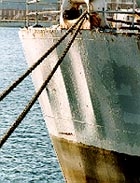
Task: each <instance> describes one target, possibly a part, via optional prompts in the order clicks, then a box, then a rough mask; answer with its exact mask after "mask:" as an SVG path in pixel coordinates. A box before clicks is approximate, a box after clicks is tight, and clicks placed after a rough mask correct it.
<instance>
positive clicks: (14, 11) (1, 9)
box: [0, 0, 57, 20]
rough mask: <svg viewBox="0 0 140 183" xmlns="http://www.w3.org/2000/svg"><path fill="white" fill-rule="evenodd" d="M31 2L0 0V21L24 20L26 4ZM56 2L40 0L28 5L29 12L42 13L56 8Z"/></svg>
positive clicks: (53, 0) (25, 0) (24, 0)
mask: <svg viewBox="0 0 140 183" xmlns="http://www.w3.org/2000/svg"><path fill="white" fill-rule="evenodd" d="M30 1H31V0H29V1H27V0H0V20H25V18H26V8H27V6H26V2H30ZM56 3H57V0H40V2H38V3H37V4H36V3H33V4H30V5H29V12H32V11H36V9H38V11H44V10H47V8H48V9H51V8H54V7H56Z"/></svg>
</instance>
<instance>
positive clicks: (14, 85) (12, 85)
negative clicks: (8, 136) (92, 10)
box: [0, 11, 87, 101]
mask: <svg viewBox="0 0 140 183" xmlns="http://www.w3.org/2000/svg"><path fill="white" fill-rule="evenodd" d="M86 14H87V12H86V11H85V12H84V13H83V14H82V15H81V16H80V17H79V19H78V20H77V22H76V23H75V24H74V25H72V26H71V27H70V28H69V29H68V30H67V32H66V33H65V34H64V35H63V36H62V37H61V38H60V39H59V40H58V41H57V42H56V43H55V44H54V45H53V46H52V47H51V48H50V49H49V50H48V51H47V52H46V53H45V54H44V55H43V56H42V57H41V58H40V59H39V60H38V61H37V62H35V63H34V64H33V65H32V66H31V67H30V68H29V69H27V71H26V72H25V73H23V74H22V75H21V76H20V77H19V78H18V79H17V80H16V81H14V82H13V83H12V84H11V85H10V86H9V87H7V89H5V90H4V91H3V92H2V93H1V94H0V101H1V100H3V99H4V98H5V97H6V96H7V95H8V94H9V93H10V92H11V91H12V90H13V89H14V88H16V86H17V85H18V84H20V83H21V82H22V81H23V80H24V79H25V78H26V77H27V76H28V75H29V74H30V73H31V72H32V71H33V70H34V69H35V68H36V67H37V66H38V65H39V64H41V63H42V62H43V60H44V59H45V58H46V57H47V56H48V55H49V54H50V53H51V52H52V51H53V50H54V49H55V48H56V47H57V46H58V45H59V44H60V43H61V42H62V41H63V40H64V39H65V38H66V36H68V34H69V33H70V32H71V31H72V30H73V29H74V27H76V25H77V24H78V23H79V22H80V20H81V19H82V18H83V17H85V16H86Z"/></svg>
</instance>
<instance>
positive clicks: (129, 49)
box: [20, 28, 140, 183]
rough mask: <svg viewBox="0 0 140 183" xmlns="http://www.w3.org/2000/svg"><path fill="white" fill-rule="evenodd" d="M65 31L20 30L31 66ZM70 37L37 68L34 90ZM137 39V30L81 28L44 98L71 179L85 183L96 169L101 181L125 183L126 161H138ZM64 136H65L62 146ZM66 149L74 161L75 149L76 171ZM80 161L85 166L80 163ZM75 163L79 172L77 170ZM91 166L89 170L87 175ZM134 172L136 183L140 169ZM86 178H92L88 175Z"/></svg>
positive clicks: (139, 44) (139, 92)
mask: <svg viewBox="0 0 140 183" xmlns="http://www.w3.org/2000/svg"><path fill="white" fill-rule="evenodd" d="M64 32H65V30H59V29H51V30H50V29H45V28H38V29H37V28H29V29H22V30H21V32H20V37H21V40H22V43H23V47H24V50H25V55H26V58H27V62H28V64H29V65H32V64H33V63H34V62H35V61H36V60H37V59H38V58H39V57H40V56H42V55H43V54H44V53H45V52H46V51H47V50H48V49H49V48H50V47H51V46H52V45H53V44H54V43H55V42H56V41H57V40H58V39H59V38H60V37H61V36H62V34H63V33H64ZM70 37H71V35H70V36H69V37H68V38H67V39H65V41H64V42H63V43H62V44H60V46H59V47H58V48H57V49H55V50H54V51H53V53H52V54H51V55H49V57H48V58H47V59H46V60H45V62H44V63H43V64H41V65H40V66H39V67H38V69H37V70H36V71H34V72H33V74H32V76H33V82H34V84H35V88H36V90H37V89H38V88H39V87H40V86H41V84H42V83H43V81H44V80H45V78H46V77H47V75H48V74H49V73H50V72H51V70H52V68H53V66H54V64H55V63H56V62H57V60H58V55H60V53H63V50H64V49H65V47H66V44H67V43H68V41H69V39H70ZM139 37H140V36H139V35H138V34H134V35H132V34H119V33H115V34H113V33H103V32H95V31H89V30H83V31H82V30H81V31H80V34H79V35H78V37H77V38H76V40H75V41H74V43H73V45H72V47H71V48H70V50H69V52H68V54H67V56H66V57H65V59H64V61H63V63H62V65H61V67H60V68H59V69H58V70H57V72H56V73H55V75H54V76H53V78H52V80H51V81H50V83H49V85H48V86H47V88H46V90H44V92H43V94H42V95H41V96H40V98H39V101H40V105H41V107H42V111H43V115H44V119H45V120H46V124H47V127H48V130H49V133H50V135H51V136H52V138H53V142H54V146H55V148H56V151H57V154H58V157H59V158H60V162H61V164H62V167H63V170H64V174H65V175H66V177H67V180H69V179H70V178H69V177H78V180H79V177H81V181H80V182H82V181H83V182H85V180H87V178H86V177H88V174H89V177H90V176H91V174H92V171H93V172H94V171H95V172H96V173H95V172H94V174H95V176H94V177H95V180H96V176H98V175H100V176H99V178H98V179H97V180H98V182H101V183H102V182H104V181H105V182H106V180H109V181H110V182H111V180H114V182H117V181H118V182H119V181H120V182H121V181H122V182H123V181H124V182H125V179H126V180H128V178H127V177H128V174H129V173H128V172H129V171H128V172H127V167H126V165H125V158H126V159H127V158H128V157H129V158H128V159H129V161H128V164H129V162H132V163H134V162H135V157H138V161H139V157H140V79H139V78H140V69H139V68H140V40H139ZM54 137H55V138H54ZM61 139H64V141H65V143H64V144H63V140H62V141H61ZM59 141H60V142H59ZM56 142H57V143H56ZM57 144H58V145H57ZM80 144H81V146H80ZM63 147H64V148H65V149H66V148H68V149H69V147H71V148H72V149H73V148H74V149H73V151H70V153H69V154H68V156H67V158H68V159H69V161H70V162H72V161H73V158H74V152H75V154H77V155H76V156H75V165H74V164H71V165H70V164H69V166H75V169H74V168H73V167H68V168H66V166H65V164H67V163H66V162H67V158H66V157H65V153H66V150H65V151H63ZM79 148H81V150H79ZM62 152H63V153H62ZM81 152H82V153H81ZM95 152H96V153H97V154H96V153H95ZM60 154H61V155H60ZM83 154H84V155H83ZM87 154H89V157H90V156H92V158H91V161H92V162H93V163H92V164H93V169H96V170H92V171H91V169H92V168H91V166H92V165H91V164H90V162H91V161H89V160H88V158H87ZM91 154H92V155H91ZM98 156H99V162H98V160H97V159H98ZM63 157H64V158H63ZM131 157H132V161H131ZM133 157H134V160H133ZM123 158H124V159H123ZM83 159H84V160H85V161H84V163H83ZM136 159H137V158H136ZM76 160H77V161H76ZM78 161H79V162H82V164H81V163H80V164H81V165H79V164H78ZM121 161H122V162H121ZM94 162H95V166H94ZM96 162H98V163H96ZM101 162H103V164H101ZM85 163H86V164H85ZM114 163H115V165H114ZM85 166H86V168H85ZM121 166H122V168H121ZM76 167H78V172H79V173H76V171H75V170H76ZM110 169H111V170H112V171H113V172H112V174H111V172H110ZM88 170H89V172H90V171H91V172H90V173H89V172H88V173H85V172H87V171H88ZM104 170H106V171H104ZM71 171H72V172H71ZM125 171H126V172H127V173H126V174H125V173H124V172H125ZM74 172H75V173H76V175H75V176H73V173H74ZM71 174H72V175H71ZM81 174H82V175H81ZM110 174H111V175H110ZM118 175H119V177H118ZM130 175H132V178H133V179H132V180H136V182H137V181H138V178H139V177H140V172H138V173H137V175H135V174H130ZM82 177H83V178H82ZM94 177H93V178H94ZM109 177H110V178H109ZM105 178H107V179H105ZM103 179H105V180H103ZM76 180H77V178H76ZM76 180H75V182H76ZM93 180H94V179H93ZM130 180H131V179H130ZM72 181H73V182H74V179H73V180H72ZM109 181H108V182H109ZM87 182H91V181H90V179H89V180H87ZM126 182H127V181H126ZM128 182H129V181H128ZM130 182H131V181H130Z"/></svg>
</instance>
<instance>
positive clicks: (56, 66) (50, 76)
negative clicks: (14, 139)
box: [0, 14, 86, 148]
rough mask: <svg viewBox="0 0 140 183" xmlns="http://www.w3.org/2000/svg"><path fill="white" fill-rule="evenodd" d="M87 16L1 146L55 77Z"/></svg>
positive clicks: (2, 140)
mask: <svg viewBox="0 0 140 183" xmlns="http://www.w3.org/2000/svg"><path fill="white" fill-rule="evenodd" d="M85 17H86V14H85V15H84V17H83V19H82V20H81V22H80V23H79V25H78V27H77V29H76V31H75V33H74V35H73V37H72V39H71V40H70V41H69V42H68V44H67V47H66V49H65V50H64V52H63V55H62V56H61V57H60V58H59V60H58V61H57V63H56V65H55V66H54V68H53V70H52V72H51V73H50V74H49V76H48V77H47V79H46V80H45V82H44V83H43V84H42V86H41V87H40V89H39V90H38V92H36V94H35V95H34V96H33V97H32V99H31V100H30V101H29V103H28V104H27V105H26V106H25V108H24V110H23V111H22V112H21V114H20V115H19V116H18V118H17V119H16V120H15V122H14V123H13V124H12V125H11V127H10V128H9V129H8V131H7V132H6V133H5V134H4V136H3V137H2V138H1V140H0V148H1V147H2V146H3V145H4V143H5V142H6V141H7V139H8V138H9V137H10V135H11V134H12V133H13V132H14V130H15V129H16V128H17V127H18V125H19V124H20V123H21V121H22V120H23V119H24V117H25V116H26V115H27V113H28V112H29V111H30V109H31V107H32V106H33V105H34V103H35V102H36V100H37V99H38V97H39V96H40V94H41V93H42V91H43V90H44V89H45V88H46V86H47V84H48V83H49V81H50V80H51V78H52V77H53V75H54V74H55V72H56V70H57V68H58V67H59V66H60V64H61V63H62V61H63V59H64V57H65V55H66V54H67V52H68V51H69V49H70V47H71V45H72V43H73V41H74V40H75V38H76V36H77V34H78V32H79V30H80V27H81V26H82V24H83V21H84V19H85Z"/></svg>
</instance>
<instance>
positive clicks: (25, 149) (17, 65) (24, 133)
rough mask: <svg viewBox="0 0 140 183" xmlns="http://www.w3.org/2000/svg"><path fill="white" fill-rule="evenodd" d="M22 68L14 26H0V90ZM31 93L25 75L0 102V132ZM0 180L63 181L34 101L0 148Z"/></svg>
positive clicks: (0, 182)
mask: <svg viewBox="0 0 140 183" xmlns="http://www.w3.org/2000/svg"><path fill="white" fill-rule="evenodd" d="M26 68H27V65H26V62H25V58H24V55H23V51H22V47H21V43H20V40H19V37H18V28H0V92H1V91H3V89H4V88H5V87H7V86H8V85H9V84H10V83H11V82H12V81H14V80H15V79H16V78H17V77H18V76H20V74H22V73H23V72H24V71H25V69H26ZM33 94H34V88H33V85H32V82H31V78H30V77H28V78H27V79H26V80H25V81H24V82H23V83H22V84H20V85H19V86H18V87H17V88H16V89H15V90H14V91H13V92H12V93H11V94H10V95H9V96H7V97H6V98H5V99H4V100H3V101H2V102H0V136H2V135H3V133H4V132H5V131H6V129H7V128H8V127H9V126H10V125H11V124H12V123H13V122H14V120H15V119H16V116H17V115H18V114H20V112H21V111H22V109H23V107H24V106H25V105H26V103H27V102H28V101H29V99H30V97H31V96H32V95H33ZM0 183H64V180H63V176H62V174H61V171H60V168H59V165H58V162H57V158H56V156H55V153H54V151H53V148H52V145H51V142H50V139H49V136H48V131H47V129H46V126H45V122H44V120H43V117H42V114H41V111H40V106H39V104H38V102H37V103H36V104H35V105H34V106H33V108H32V109H31V111H30V112H29V113H28V115H27V116H26V118H25V119H24V120H23V121H22V123H21V124H20V125H19V127H18V128H17V129H16V131H15V132H14V133H13V134H12V136H11V137H10V138H9V139H8V141H7V142H6V143H5V144H4V146H3V147H2V148H1V149H0Z"/></svg>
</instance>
